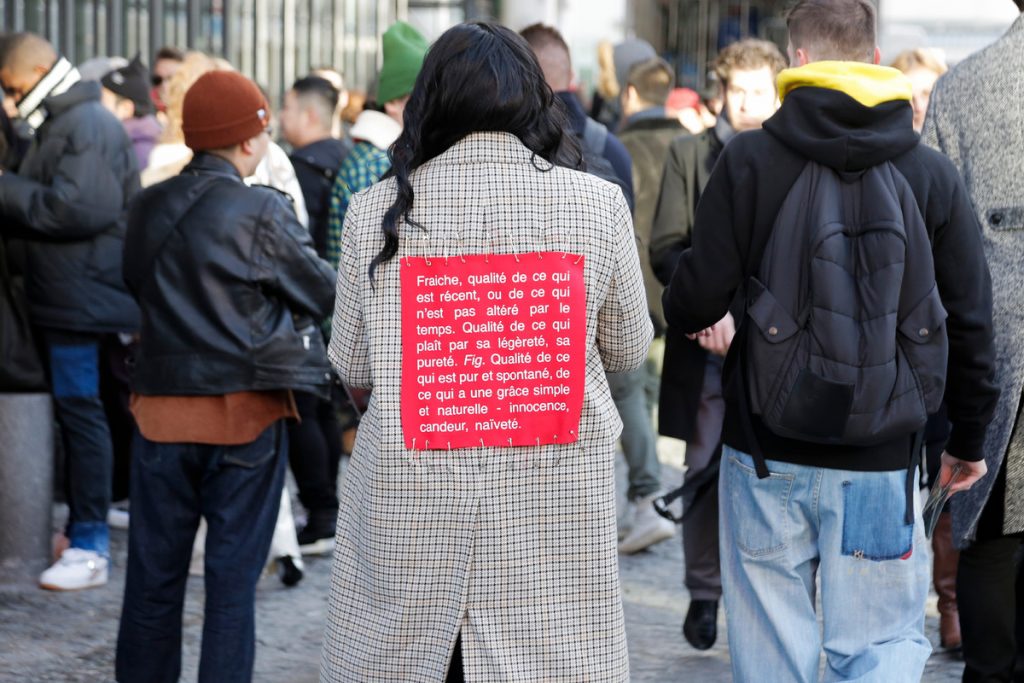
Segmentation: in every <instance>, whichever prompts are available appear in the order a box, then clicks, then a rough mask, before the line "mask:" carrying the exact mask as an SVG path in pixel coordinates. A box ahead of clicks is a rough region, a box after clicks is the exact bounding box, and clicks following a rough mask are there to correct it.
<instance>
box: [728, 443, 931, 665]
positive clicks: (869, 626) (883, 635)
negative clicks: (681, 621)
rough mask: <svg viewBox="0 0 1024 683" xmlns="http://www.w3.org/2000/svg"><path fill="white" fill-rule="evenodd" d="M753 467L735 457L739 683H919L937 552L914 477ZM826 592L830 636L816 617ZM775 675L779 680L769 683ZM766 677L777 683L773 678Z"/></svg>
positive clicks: (731, 536)
mask: <svg viewBox="0 0 1024 683" xmlns="http://www.w3.org/2000/svg"><path fill="white" fill-rule="evenodd" d="M768 469H769V470H770V472H771V476H770V477H769V478H767V479H758V478H757V474H756V473H755V472H754V462H753V459H752V458H751V457H750V456H749V455H747V454H746V453H742V452H740V451H736V450H734V449H732V448H729V447H725V448H724V450H723V453H722V468H721V478H720V482H719V485H720V488H719V497H720V515H721V527H720V528H721V539H720V540H721V553H722V585H723V589H724V597H725V610H726V618H727V622H728V628H729V652H730V657H731V659H732V669H733V677H734V678H735V680H737V681H761V680H769V679H770V680H771V681H773V683H785V682H788V681H797V682H799V683H809V682H810V681H817V680H818V668H819V663H820V658H821V652H822V649H824V652H825V656H826V665H825V675H824V680H825V681H863V682H865V683H866V682H869V681H871V682H877V683H903V682H907V683H909V682H910V681H914V682H915V683H916V681H919V680H921V675H922V673H923V672H924V665H925V661H926V660H927V659H928V656H929V654H931V645H930V643H929V642H928V639H927V638H925V635H924V607H925V599H926V597H927V595H928V570H929V559H928V551H927V547H928V543H927V541H926V539H925V537H924V531H923V528H924V527H923V524H922V523H921V511H920V500H919V499H918V498H917V497H916V496H917V487H916V486H915V487H914V492H915V493H914V495H915V522H914V524H905V523H904V515H905V513H906V497H905V496H906V493H905V484H906V471H905V470H903V471H897V472H848V471H843V470H830V469H824V468H819V467H808V466H804V465H793V464H789V463H784V462H776V461H768ZM819 582H820V588H821V614H822V618H823V621H824V633H822V630H821V629H820V628H819V625H818V619H817V610H816V605H815V595H816V584H817V583H819ZM766 672H771V673H770V675H769V674H768V673H766ZM766 676H767V677H766Z"/></svg>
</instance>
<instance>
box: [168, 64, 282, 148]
mask: <svg viewBox="0 0 1024 683" xmlns="http://www.w3.org/2000/svg"><path fill="white" fill-rule="evenodd" d="M181 119H182V122H181V128H182V131H183V132H184V133H185V144H186V145H188V147H189V149H191V150H193V151H195V152H201V151H203V150H208V149H224V148H227V147H232V146H233V145H237V144H238V143H240V142H245V141H246V140H248V139H250V138H254V137H256V136H257V135H259V133H260V132H261V131H262V130H263V129H264V128H266V127H267V124H268V123H269V122H270V107H269V105H268V104H267V101H266V100H265V99H264V98H263V93H261V92H260V89H259V88H258V87H256V84H255V83H253V82H252V81H251V80H249V79H248V78H246V77H245V76H243V75H241V74H239V73H235V72H234V71H211V72H209V73H206V74H203V75H202V76H200V77H199V80H197V81H196V82H195V83H193V84H192V87H191V88H189V89H188V92H186V93H185V102H184V104H183V105H182V111H181Z"/></svg>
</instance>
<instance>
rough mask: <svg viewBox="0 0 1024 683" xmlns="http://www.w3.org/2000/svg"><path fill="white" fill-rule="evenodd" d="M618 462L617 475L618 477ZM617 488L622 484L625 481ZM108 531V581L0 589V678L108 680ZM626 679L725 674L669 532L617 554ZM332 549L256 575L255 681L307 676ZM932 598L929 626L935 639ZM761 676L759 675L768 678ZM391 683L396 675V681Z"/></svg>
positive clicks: (189, 637) (120, 568) (190, 625)
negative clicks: (298, 564) (84, 586)
mask: <svg viewBox="0 0 1024 683" xmlns="http://www.w3.org/2000/svg"><path fill="white" fill-rule="evenodd" d="M664 460H665V461H666V462H665V467H664V475H665V485H666V486H667V487H671V486H672V485H674V484H675V483H678V482H679V481H680V480H681V477H682V474H681V470H680V469H679V467H678V459H677V458H676V457H673V456H671V455H669V456H666V457H665V458H664ZM624 474H625V472H624V468H623V467H620V472H619V479H620V482H622V483H624ZM623 488H624V486H623ZM126 533H127V532H124V531H116V530H115V531H113V534H112V536H113V539H112V540H113V554H114V569H113V572H112V576H111V582H110V584H109V585H107V586H105V587H103V588H100V589H94V590H89V591H84V592H81V593H64V594H61V593H50V592H47V591H43V590H39V589H37V588H35V587H32V586H20V587H10V586H8V587H5V588H0V682H3V683H7V682H11V683H14V682H15V681H17V682H18V683H61V682H66V683H101V682H107V681H112V680H113V659H114V643H115V640H116V636H117V622H118V615H119V613H120V608H121V594H122V590H123V581H124V564H125V552H126V542H127V537H126ZM620 567H621V572H622V583H623V595H624V602H625V611H626V624H627V630H628V635H629V649H630V665H631V669H632V680H633V681H638V682H644V683H646V682H650V683H655V682H657V683H669V682H676V681H680V682H685V681H694V682H697V683H713V682H716V681H729V680H730V675H729V656H728V650H727V647H726V644H725V638H724V623H723V624H720V629H721V631H720V632H721V633H722V636H721V637H720V640H719V643H718V644H716V645H715V647H714V648H712V649H711V650H708V651H706V652H698V651H696V650H694V649H693V648H691V647H690V646H689V645H687V644H686V642H685V641H684V640H683V638H682V635H681V631H680V626H681V624H682V620H683V616H684V615H685V613H686V607H687V597H686V594H685V591H684V589H683V587H682V581H681V576H682V550H681V543H680V540H679V537H678V534H677V536H676V537H675V538H674V539H672V540H670V541H666V542H664V543H662V544H660V545H658V546H656V547H655V548H653V549H651V550H650V551H648V552H644V553H641V554H639V555H636V556H632V557H623V558H622V559H621V563H620ZM329 573H330V558H320V559H310V560H308V562H307V571H306V576H305V578H304V579H303V581H302V582H301V583H300V584H299V585H298V586H296V587H295V588H285V587H284V586H283V585H282V584H281V583H280V581H278V579H277V578H276V577H274V576H267V577H265V578H264V580H263V581H262V582H261V584H260V587H259V593H258V598H257V638H258V641H259V642H258V645H257V656H256V674H255V678H254V680H255V681H257V683H315V682H316V681H317V680H318V675H317V672H318V666H319V650H320V642H321V637H322V631H323V624H324V620H325V617H326V595H327V586H328V581H329ZM202 604H203V586H202V582H201V581H200V580H197V579H195V578H193V579H192V580H191V581H190V582H189V590H188V598H187V603H186V608H185V616H184V624H185V632H184V660H183V667H184V677H183V680H184V681H186V682H188V683H191V682H193V681H195V679H196V666H197V658H198V654H199V652H198V646H199V638H200V633H201V629H202ZM934 604H935V603H934V597H933V599H932V600H931V601H930V603H929V610H928V635H929V637H930V638H931V640H932V642H933V643H936V644H937V642H938V634H937V628H938V619H937V617H936V612H935V608H934ZM961 670H962V664H960V663H958V662H956V661H955V660H953V659H950V658H949V657H948V656H947V655H941V654H936V655H933V657H932V659H931V660H930V661H929V664H928V669H927V671H926V673H925V676H924V679H923V680H924V681H928V682H929V683H940V682H941V683H952V682H953V681H959V680H960V672H961ZM767 680H768V679H766V681H767ZM396 683H398V682H396Z"/></svg>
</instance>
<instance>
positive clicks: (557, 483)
mask: <svg viewBox="0 0 1024 683" xmlns="http://www.w3.org/2000/svg"><path fill="white" fill-rule="evenodd" d="M541 169H545V170H541ZM411 182H412V185H413V188H414V190H415V199H414V208H413V210H412V214H411V217H412V218H413V219H414V220H415V221H417V222H419V223H421V224H422V225H424V226H425V227H426V230H425V231H424V232H421V231H420V230H418V229H416V228H414V227H410V226H406V225H403V226H401V227H400V246H399V251H398V254H397V255H396V257H395V258H394V259H392V260H391V261H389V262H388V263H386V264H385V265H383V266H381V267H380V268H379V269H378V270H377V271H376V273H375V285H376V286H375V287H374V286H371V282H370V279H369V275H368V269H369V266H370V261H371V260H372V259H373V258H374V256H376V254H377V253H378V251H379V250H380V248H381V246H382V244H383V238H382V234H381V220H382V218H383V215H384V212H385V211H386V210H387V208H388V207H389V206H390V205H391V203H392V201H393V200H394V197H395V191H396V190H395V183H394V181H393V180H389V181H385V182H382V183H380V184H378V185H376V186H374V187H373V188H370V189H369V190H367V191H366V192H363V193H360V194H359V195H357V196H356V197H355V198H354V200H353V202H352V204H351V206H350V208H349V210H348V213H347V215H346V218H345V226H344V232H343V237H342V244H343V250H342V257H341V263H340V265H339V273H338V297H337V304H336V310H335V316H334V329H333V333H332V336H331V343H330V348H329V355H330V358H331V361H332V362H333V363H334V365H335V367H336V368H337V370H338V372H339V374H340V375H341V377H342V378H343V379H344V380H346V381H348V382H350V383H352V384H355V385H357V386H368V387H372V388H373V392H372V395H371V399H370V404H369V408H368V410H367V413H366V415H365V417H364V418H363V421H362V423H361V425H360V427H359V435H358V437H357V439H356V445H355V452H354V453H353V455H352V459H351V464H350V466H349V468H348V471H347V474H346V476H345V480H344V483H343V485H342V492H341V508H340V511H339V519H338V529H337V544H336V549H335V552H334V568H333V573H332V578H331V590H330V599H329V603H328V618H327V630H326V634H325V639H324V640H325V642H324V651H323V659H322V668H321V679H322V680H323V681H331V682H333V681H345V682H351V683H357V682H358V683H366V682H369V681H387V682H388V683H394V682H397V681H402V682H403V683H405V682H415V681H423V682H424V683H426V682H428V681H429V682H436V681H442V680H444V678H445V672H446V670H447V667H448V663H449V661H450V657H451V654H452V651H453V647H454V645H455V639H456V636H457V635H458V634H460V633H461V637H462V651H463V660H464V666H465V672H466V678H467V680H470V681H487V682H488V683H491V682H498V681H624V680H628V678H629V670H628V666H629V665H628V659H627V652H626V638H625V631H624V624H623V614H622V604H621V595H620V589H619V579H618V563H617V557H616V528H615V492H614V487H615V482H614V476H613V463H614V457H615V441H616V439H617V437H618V434H619V432H620V431H621V428H622V425H621V422H620V421H619V417H618V414H617V412H616V410H615V405H614V404H613V403H612V400H611V396H610V394H609V392H608V385H607V382H606V379H605V371H610V372H620V371H625V370H630V369H633V368H636V367H639V366H640V365H641V364H642V363H643V362H644V359H645V358H646V354H647V347H648V345H649V343H650V340H651V335H652V330H651V321H650V317H649V316H648V314H647V300H646V297H645V295H644V289H643V280H642V278H641V274H640V265H639V260H638V257H637V250H636V246H635V243H634V238H633V228H632V223H631V221H630V217H629V210H628V208H627V206H626V203H625V201H624V200H623V198H622V193H621V191H620V190H619V189H618V188H616V187H614V186H612V185H610V184H608V183H606V182H604V181H601V180H599V179H597V178H594V177H592V176H589V175H585V174H583V173H579V172H576V171H570V170H567V169H562V168H554V169H548V164H547V163H546V162H543V161H542V160H540V159H533V158H532V155H531V153H530V151H529V150H528V149H527V148H526V147H524V146H523V145H522V143H521V142H520V141H519V140H518V139H517V138H516V137H514V136H512V135H509V134H506V133H476V134H473V135H470V136H468V137H466V138H464V139H463V140H462V141H460V142H458V143H456V144H455V145H454V146H452V147H451V148H450V149H449V150H447V151H446V152H444V153H443V154H441V155H440V156H438V157H437V158H435V159H433V160H432V161H430V162H428V163H426V164H425V165H424V166H422V167H421V168H420V169H418V170H417V171H416V172H415V173H413V175H412V178H411ZM542 250H543V251H568V252H572V253H582V254H584V255H585V258H586V260H585V261H584V263H585V268H584V281H585V284H586V316H587V332H586V348H585V349H584V348H581V349H578V352H579V353H585V354H586V380H585V393H584V404H583V413H582V419H581V422H580V428H579V435H580V439H579V441H578V442H577V443H575V444H569V445H554V446H543V447H539V448H523V447H517V448H473V449H463V450H456V451H452V452H449V451H447V450H440V451H437V450H435V451H416V452H412V451H409V450H406V449H405V447H404V446H403V440H402V425H401V418H400V393H399V391H400V383H401V360H402V344H403V341H402V338H401V314H400V311H401V309H400V284H399V267H400V264H399V259H400V258H401V257H403V256H406V255H408V256H435V257H443V256H446V255H448V256H452V257H455V256H457V255H458V254H459V253H463V254H482V253H495V254H509V253H517V254H529V253H530V252H534V251H542Z"/></svg>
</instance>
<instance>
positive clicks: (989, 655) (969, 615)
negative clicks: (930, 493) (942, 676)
mask: <svg viewBox="0 0 1024 683" xmlns="http://www.w3.org/2000/svg"><path fill="white" fill-rule="evenodd" d="M1005 496H1006V465H1005V463H1004V464H1003V467H1002V469H1000V471H999V474H998V475H997V477H996V481H995V484H994V486H993V488H992V494H991V495H990V496H989V499H988V503H987V504H986V505H985V509H984V510H983V511H982V513H981V519H980V520H979V522H978V533H977V540H975V542H974V543H972V544H971V546H970V547H969V548H967V549H966V550H963V551H961V553H960V565H959V567H958V569H957V582H956V591H957V593H956V595H957V604H958V607H959V610H960V630H961V632H962V635H963V652H964V662H965V664H966V666H965V668H964V676H963V681H964V683H1010V682H1012V681H1024V677H1016V678H1015V677H1014V668H1015V665H1016V662H1017V635H1016V630H1017V628H1018V624H1017V601H1018V600H1019V599H1021V598H1024V594H1020V595H1018V591H1017V586H1018V583H1019V582H1018V557H1019V554H1020V551H1021V547H1022V543H1024V539H1022V538H1021V537H1020V536H1019V535H1013V536H1005V535H1003V505H1004V499H1005ZM1020 626H1024V624H1021V625H1020Z"/></svg>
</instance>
